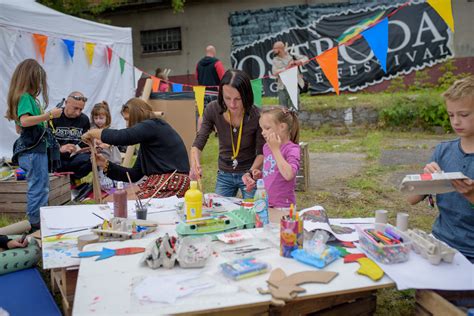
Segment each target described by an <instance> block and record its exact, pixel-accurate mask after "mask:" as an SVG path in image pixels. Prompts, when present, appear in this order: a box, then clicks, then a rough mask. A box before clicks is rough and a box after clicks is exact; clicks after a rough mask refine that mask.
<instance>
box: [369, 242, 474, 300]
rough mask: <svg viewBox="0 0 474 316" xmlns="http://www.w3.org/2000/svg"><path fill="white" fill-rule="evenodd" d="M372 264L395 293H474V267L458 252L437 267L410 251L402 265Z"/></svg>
mask: <svg viewBox="0 0 474 316" xmlns="http://www.w3.org/2000/svg"><path fill="white" fill-rule="evenodd" d="M367 255H368V256H369V257H370V255H369V254H367ZM374 261H375V262H376V263H377V264H378V265H379V266H380V268H382V270H383V271H384V272H385V273H386V274H387V275H388V276H389V277H390V278H391V279H392V280H393V281H394V282H395V283H396V284H397V289H398V290H406V289H433V290H448V291H451V290H452V291H463V290H474V265H473V264H472V263H470V262H469V261H468V260H467V259H466V258H465V257H464V256H463V255H461V254H460V253H456V255H455V256H454V260H453V262H452V263H446V262H443V261H442V262H441V263H440V264H439V265H432V264H430V263H429V262H428V260H426V259H424V258H423V257H421V256H420V255H418V254H416V253H415V252H414V251H410V259H409V260H408V261H406V262H403V263H396V264H383V263H380V262H378V261H376V260H375V259H374Z"/></svg>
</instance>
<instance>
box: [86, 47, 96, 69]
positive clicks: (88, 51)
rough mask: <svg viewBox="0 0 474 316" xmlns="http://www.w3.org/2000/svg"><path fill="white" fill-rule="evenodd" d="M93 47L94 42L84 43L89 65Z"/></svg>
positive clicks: (92, 56) (92, 55)
mask: <svg viewBox="0 0 474 316" xmlns="http://www.w3.org/2000/svg"><path fill="white" fill-rule="evenodd" d="M94 48H95V43H86V56H87V61H88V62H89V65H92V60H93V59H94Z"/></svg>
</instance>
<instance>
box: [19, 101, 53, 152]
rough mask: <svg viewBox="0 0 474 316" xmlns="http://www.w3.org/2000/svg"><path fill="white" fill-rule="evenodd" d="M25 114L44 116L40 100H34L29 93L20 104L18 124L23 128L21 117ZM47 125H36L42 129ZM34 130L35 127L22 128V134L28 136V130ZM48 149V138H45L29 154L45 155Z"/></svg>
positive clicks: (42, 123) (43, 123)
mask: <svg viewBox="0 0 474 316" xmlns="http://www.w3.org/2000/svg"><path fill="white" fill-rule="evenodd" d="M25 114H28V115H30V116H38V115H41V114H43V111H42V109H41V106H40V104H39V102H38V100H36V99H35V98H33V96H32V95H31V94H29V93H23V94H22V95H21V97H20V102H18V111H17V115H18V122H17V124H18V125H19V126H21V123H20V117H22V116H23V115H25ZM45 124H46V123H45V122H40V123H38V124H36V125H37V126H39V127H41V128H44V127H45V126H46V125H45ZM32 128H34V127H33V126H31V127H22V133H25V135H26V134H28V133H27V130H28V129H32ZM46 148H47V143H46V137H43V138H42V139H41V142H40V143H39V144H38V145H37V146H35V147H34V148H32V149H31V150H29V152H35V153H45V152H46Z"/></svg>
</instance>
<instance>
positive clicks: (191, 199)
mask: <svg viewBox="0 0 474 316" xmlns="http://www.w3.org/2000/svg"><path fill="white" fill-rule="evenodd" d="M184 205H185V207H186V220H187V221H189V220H193V219H196V218H201V217H202V192H201V191H199V190H198V188H197V182H196V181H191V188H190V189H189V190H188V191H186V193H185V194H184Z"/></svg>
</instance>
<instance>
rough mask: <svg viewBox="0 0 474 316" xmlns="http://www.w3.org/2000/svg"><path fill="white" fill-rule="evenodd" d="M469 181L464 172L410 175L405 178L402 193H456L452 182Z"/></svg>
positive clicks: (401, 187)
mask: <svg viewBox="0 0 474 316" xmlns="http://www.w3.org/2000/svg"><path fill="white" fill-rule="evenodd" d="M463 179H469V178H468V177H466V176H465V175H464V174H463V173H462V172H438V173H423V174H409V175H407V176H405V178H403V180H402V183H401V185H400V191H402V192H403V193H407V194H418V195H424V194H440V193H447V192H452V191H455V189H454V187H453V186H452V185H451V181H452V180H463Z"/></svg>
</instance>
